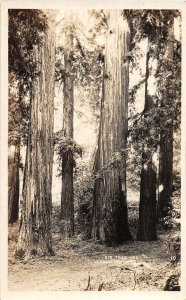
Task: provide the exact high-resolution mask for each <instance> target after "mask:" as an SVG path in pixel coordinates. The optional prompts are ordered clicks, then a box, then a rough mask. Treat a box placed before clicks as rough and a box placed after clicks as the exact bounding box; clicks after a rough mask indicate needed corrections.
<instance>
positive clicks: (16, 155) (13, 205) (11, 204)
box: [8, 145, 20, 223]
mask: <svg viewBox="0 0 186 300" xmlns="http://www.w3.org/2000/svg"><path fill="white" fill-rule="evenodd" d="M13 149H14V150H13ZM9 150H10V151H9V152H10V153H9V155H8V223H14V222H16V221H17V220H18V216H19V166H20V145H15V146H13V145H12V146H11V147H10V148H9Z"/></svg>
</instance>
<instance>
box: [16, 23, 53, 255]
mask: <svg viewBox="0 0 186 300" xmlns="http://www.w3.org/2000/svg"><path fill="white" fill-rule="evenodd" d="M33 57H34V63H35V66H36V70H35V73H36V76H34V79H33V82H32V90H31V102H30V115H29V132H28V143H27V154H26V163H25V174H24V182H23V205H22V215H21V223H20V232H19V241H18V244H17V249H16V252H17V254H18V255H21V256H23V257H24V258H25V259H27V258H28V257H29V256H30V255H31V254H38V255H40V254H41V255H51V254H53V251H52V235H51V200H52V199H51V188H52V161H53V110H54V82H55V78H54V69H55V33H54V23H53V21H51V19H50V17H48V29H47V30H46V33H45V34H44V37H43V39H42V42H41V44H40V45H38V46H34V47H33Z"/></svg>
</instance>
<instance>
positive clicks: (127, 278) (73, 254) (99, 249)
mask: <svg viewBox="0 0 186 300" xmlns="http://www.w3.org/2000/svg"><path fill="white" fill-rule="evenodd" d="M175 199H176V197H175ZM179 202H180V201H177V200H176V201H174V215H173V219H172V220H173V223H174V226H173V227H172V228H171V229H167V230H166V231H165V230H162V229H160V228H159V229H158V240H157V241H152V242H140V241H135V240H134V241H132V242H127V243H125V244H123V245H120V246H117V247H106V246H105V245H102V244H100V243H98V242H94V241H92V240H83V239H82V236H81V235H76V236H75V237H73V238H70V239H66V240H61V238H60V235H59V231H58V230H56V231H55V230H54V233H53V241H54V246H53V247H54V251H55V256H53V257H45V258H39V257H34V258H32V259H31V260H28V261H27V262H24V261H21V260H17V259H15V258H14V256H13V252H14V249H15V244H16V241H17V237H18V224H14V225H12V226H10V227H9V277H8V284H9V290H11V291H20V290H22V291H29V290H32V291H44V290H45V291H84V290H92V291H98V290H102V291H123V290H128V291H130V290H138V291H146V290H148V291H152V290H156V291H161V290H163V289H164V287H165V284H166V281H167V279H168V278H169V277H170V276H171V275H176V276H178V277H179V276H180V261H179V259H178V256H179V255H178V252H179V249H178V248H179V247H175V245H178V243H177V241H178V237H180V229H179V226H177V224H179V222H180V219H179V218H180V215H179V214H177V212H178V211H179V210H180V207H179V206H180V205H179V204H178V203H179ZM137 218H138V203H137V202H135V201H133V202H131V201H130V202H129V222H130V228H131V231H132V234H133V236H134V237H135V235H136V228H137ZM175 224H176V225H175ZM17 274H19V275H17Z"/></svg>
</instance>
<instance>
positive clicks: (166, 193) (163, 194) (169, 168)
mask: <svg viewBox="0 0 186 300" xmlns="http://www.w3.org/2000/svg"><path fill="white" fill-rule="evenodd" d="M163 59H164V64H163V65H164V67H165V70H164V74H165V79H164V86H165V91H164V92H163V94H162V99H161V104H160V106H161V108H162V109H165V107H166V106H168V110H167V118H168V119H169V122H168V124H167V125H166V127H164V128H163V130H161V133H160V150H159V190H158V217H159V218H164V217H166V216H167V215H168V211H169V207H171V196H172V189H173V132H174V131H173V122H174V120H173V114H172V113H171V115H170V114H169V113H168V112H171V109H170V108H171V107H172V106H173V102H175V99H173V97H172V93H170V91H169V90H170V78H167V73H168V72H170V71H172V69H173V68H172V66H173V60H174V15H173V14H172V15H171V19H170V24H169V28H168V37H167V40H166V43H165V45H164V56H163ZM165 62H166V63H165ZM173 70H174V69H173ZM175 80H176V78H175Z"/></svg>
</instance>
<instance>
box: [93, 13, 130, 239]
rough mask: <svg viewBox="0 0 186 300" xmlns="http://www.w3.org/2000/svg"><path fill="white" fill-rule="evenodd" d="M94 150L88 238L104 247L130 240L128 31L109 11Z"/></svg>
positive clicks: (118, 15) (120, 20) (120, 19)
mask: <svg viewBox="0 0 186 300" xmlns="http://www.w3.org/2000/svg"><path fill="white" fill-rule="evenodd" d="M106 14H108V16H106V15H105V20H104V21H105V22H106V25H107V32H106V45H105V58H104V83H103V97H102V104H101V116H100V129H99V138H98V148H97V154H96V158H95V164H94V174H95V185H94V200H93V220H92V234H91V235H92V237H93V238H96V239H99V240H101V241H102V242H105V243H108V244H117V243H122V242H123V241H126V240H129V239H131V234H130V232H129V227H128V215H127V199H126V151H125V150H126V139H127V110H128V75H129V64H128V58H127V55H128V52H129V43H130V31H129V27H128V24H127V21H124V20H123V16H122V11H120V10H110V11H107V12H106Z"/></svg>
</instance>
